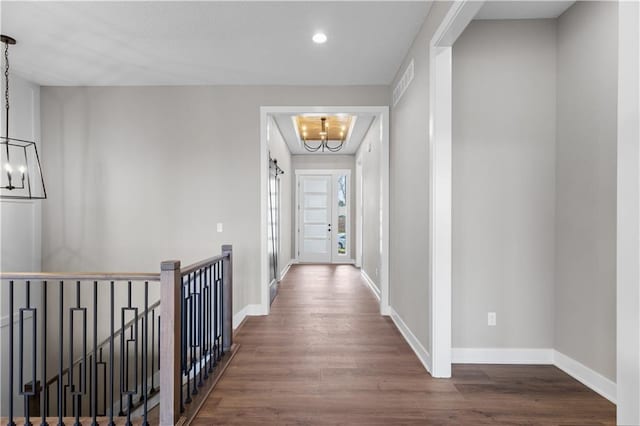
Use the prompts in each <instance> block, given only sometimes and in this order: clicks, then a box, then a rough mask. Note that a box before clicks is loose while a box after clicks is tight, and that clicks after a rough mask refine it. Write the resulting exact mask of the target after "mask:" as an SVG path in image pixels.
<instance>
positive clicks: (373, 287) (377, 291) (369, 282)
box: [360, 269, 380, 303]
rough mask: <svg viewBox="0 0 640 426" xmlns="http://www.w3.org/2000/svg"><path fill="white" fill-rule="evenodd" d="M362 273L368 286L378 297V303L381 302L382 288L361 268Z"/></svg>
mask: <svg viewBox="0 0 640 426" xmlns="http://www.w3.org/2000/svg"><path fill="white" fill-rule="evenodd" d="M360 275H362V279H363V280H364V282H365V283H366V284H367V287H369V289H370V290H371V292H372V293H373V295H374V296H375V297H376V299H378V303H380V289H379V288H378V286H376V284H375V283H374V282H373V280H372V279H371V277H370V276H369V275H368V274H367V273H366V272H365V271H364V269H360Z"/></svg>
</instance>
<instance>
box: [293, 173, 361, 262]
mask: <svg viewBox="0 0 640 426" xmlns="http://www.w3.org/2000/svg"><path fill="white" fill-rule="evenodd" d="M294 172H295V176H296V182H295V186H294V188H295V191H296V195H295V204H294V206H293V208H294V209H295V229H294V231H293V233H294V235H295V252H294V253H295V260H296V262H300V258H299V254H298V253H300V217H299V215H300V201H302V200H300V176H331V190H332V192H333V191H334V190H335V188H334V187H333V184H334V182H335V177H336V175H346V176H347V179H348V181H349V186H348V187H347V188H348V191H349V193H351V192H350V191H353V189H352V188H351V187H350V184H351V170H349V169H296V170H295V171H294ZM354 194H355V192H354ZM333 196H335V193H334V194H333V195H332V197H333ZM332 201H334V200H333V198H332ZM334 207H335V206H334V205H333V204H332V205H331V222H332V223H333V222H334V219H335V215H334V211H333V209H334ZM351 208H352V207H351V197H347V217H348V218H349V220H348V222H347V235H349V236H351V229H353V228H352V226H353V224H352V223H351ZM333 229H335V228H333ZM351 240H352V238H349V244H348V247H349V250H348V254H347V256H346V257H345V260H344V261H343V262H335V261H334V260H333V250H334V248H335V247H334V246H333V241H332V242H331V260H330V261H329V263H333V264H336V265H337V264H345V263H347V264H353V263H354V261H353V257H352V254H353V246H354V244H355V241H351Z"/></svg>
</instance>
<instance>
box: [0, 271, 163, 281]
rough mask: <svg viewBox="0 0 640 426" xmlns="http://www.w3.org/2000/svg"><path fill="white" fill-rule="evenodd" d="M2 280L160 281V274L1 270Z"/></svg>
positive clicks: (0, 277) (0, 278)
mask: <svg viewBox="0 0 640 426" xmlns="http://www.w3.org/2000/svg"><path fill="white" fill-rule="evenodd" d="M0 280H24V281H26V280H30V281H160V274H159V273H151V272H148V273H147V272H0Z"/></svg>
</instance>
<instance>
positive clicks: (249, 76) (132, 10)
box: [0, 1, 431, 85]
mask: <svg viewBox="0 0 640 426" xmlns="http://www.w3.org/2000/svg"><path fill="white" fill-rule="evenodd" d="M430 5H431V3H430V2H428V1H409V2H403V1H374V2H368V1H357V2H347V1H339V2H322V1H315V2H290V1H289V2H246V1H233V2H229V1H227V2H187V1H185V2H180V1H168V2H167V1H154V2H147V1H129V2H126V1H119V2H90V1H71V2H60V1H51V2H49V1H33V2H32V1H26V2H15V1H2V2H1V3H0V8H1V12H2V13H1V14H2V22H1V25H2V33H3V34H7V35H10V36H12V37H14V38H16V39H17V40H18V44H17V45H16V46H14V47H12V48H11V50H10V59H11V66H12V70H13V71H14V72H16V73H17V74H19V75H21V76H23V77H25V78H27V79H29V80H31V81H34V82H36V83H39V84H42V85H187V84H223V85H231V84H242V85H245V84H288V85H353V84H359V85H368V84H385V85H386V84H389V83H390V82H391V80H392V78H393V76H394V74H395V73H396V71H397V69H398V66H399V65H400V62H401V60H402V58H403V57H404V55H405V54H406V52H407V50H408V48H409V46H410V44H411V42H412V40H413V38H414V37H415V35H416V34H417V32H418V30H419V29H420V26H421V24H422V22H423V21H424V19H425V17H426V15H427V13H428V11H429V8H430ZM319 30H322V31H324V32H325V33H326V34H327V36H328V38H329V40H328V42H327V43H326V44H324V45H315V44H314V43H313V42H312V41H311V36H312V35H313V34H314V33H315V32H316V31H319Z"/></svg>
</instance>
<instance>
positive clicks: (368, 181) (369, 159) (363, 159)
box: [356, 116, 382, 293]
mask: <svg viewBox="0 0 640 426" xmlns="http://www.w3.org/2000/svg"><path fill="white" fill-rule="evenodd" d="M380 128H381V120H380V117H379V116H377V117H376V118H375V120H374V121H373V123H372V124H371V127H369V130H368V131H367V134H366V135H365V137H364V139H363V140H362V144H361V145H360V148H358V152H357V153H356V161H357V162H358V164H360V166H361V167H362V264H361V267H362V269H363V270H364V272H365V273H366V274H367V276H368V277H369V278H370V279H371V281H373V284H374V285H375V286H376V288H377V289H378V293H380V266H381V263H380V262H381V259H380V254H381V253H380V218H381V215H380V209H381V206H380V191H381V188H380V161H381V151H382V140H381V132H380ZM356 199H357V197H356ZM356 202H357V201H356Z"/></svg>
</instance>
